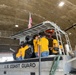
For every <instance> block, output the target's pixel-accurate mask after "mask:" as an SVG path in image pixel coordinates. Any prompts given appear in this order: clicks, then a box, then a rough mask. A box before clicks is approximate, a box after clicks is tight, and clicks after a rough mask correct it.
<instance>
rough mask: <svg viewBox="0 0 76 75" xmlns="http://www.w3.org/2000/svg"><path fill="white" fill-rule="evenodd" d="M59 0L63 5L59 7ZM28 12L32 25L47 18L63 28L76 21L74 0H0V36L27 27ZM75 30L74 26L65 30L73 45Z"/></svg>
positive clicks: (75, 42)
mask: <svg viewBox="0 0 76 75" xmlns="http://www.w3.org/2000/svg"><path fill="white" fill-rule="evenodd" d="M61 1H63V2H64V6H62V7H59V3H60V2H61ZM29 13H31V15H32V20H33V23H32V25H35V24H38V23H41V22H43V21H46V20H49V21H52V22H55V23H56V24H57V25H58V26H60V27H61V29H63V30H65V29H66V28H68V27H70V26H72V25H73V24H75V23H76V0H0V36H2V35H3V36H5V37H9V36H10V35H11V34H14V33H16V32H18V31H20V30H24V29H25V28H27V25H28V19H29ZM15 25H19V27H17V28H16V27H15ZM75 32H76V29H74V28H73V29H70V30H69V31H67V33H68V34H69V37H70V39H71V43H72V46H73V47H74V46H75V45H76V33H75ZM4 33H6V34H4Z"/></svg>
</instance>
